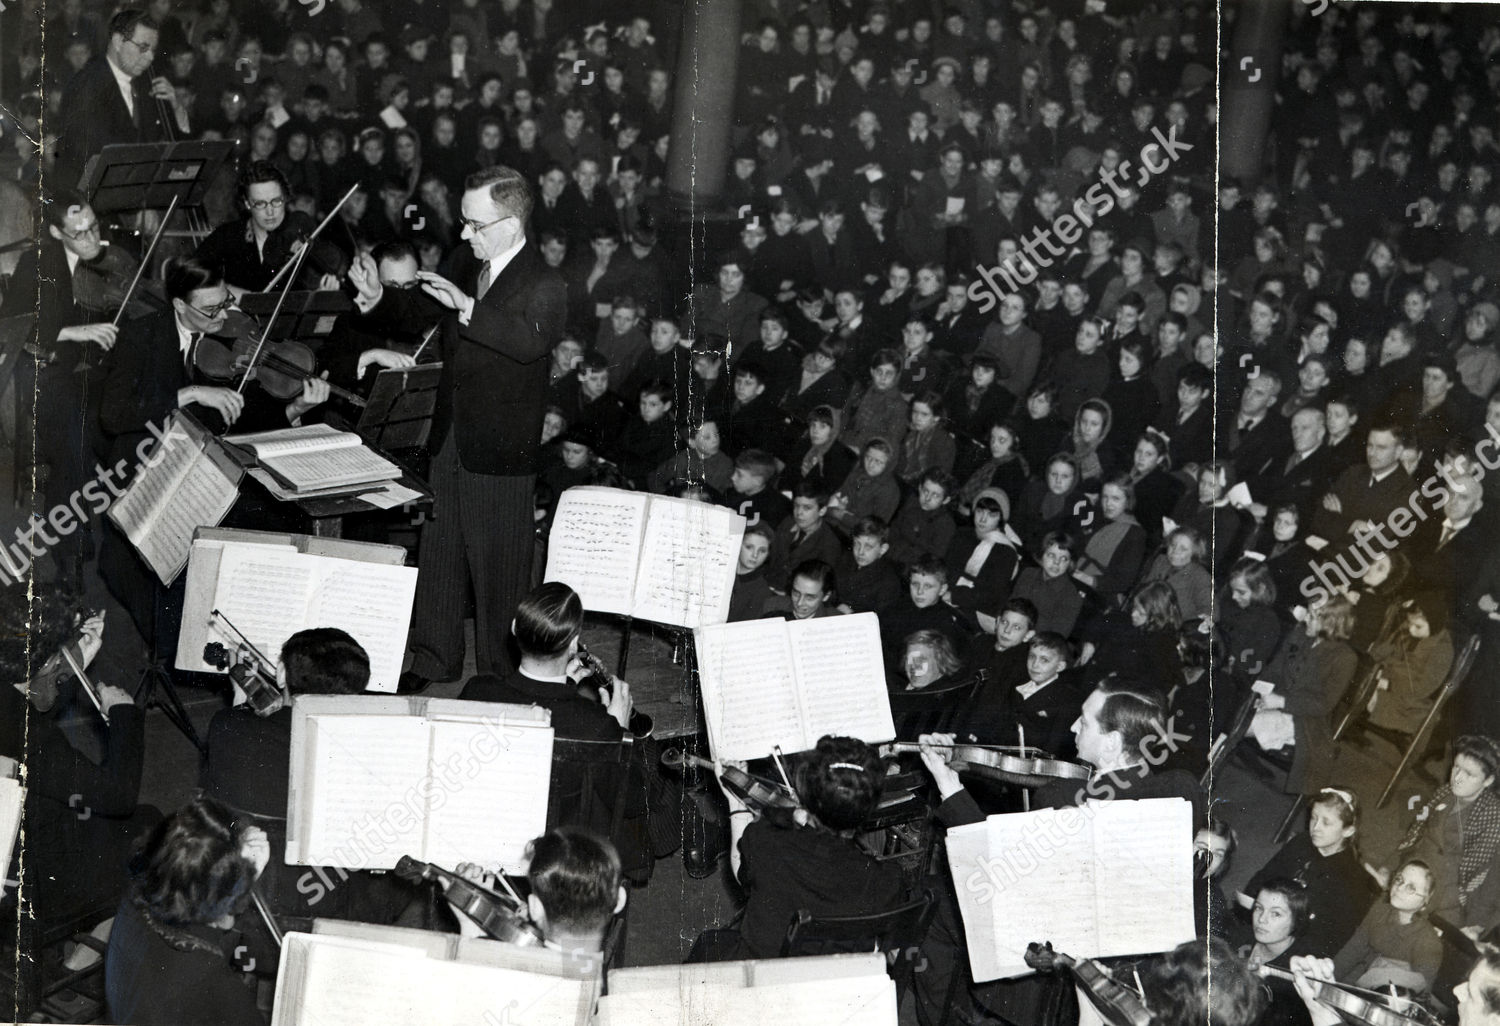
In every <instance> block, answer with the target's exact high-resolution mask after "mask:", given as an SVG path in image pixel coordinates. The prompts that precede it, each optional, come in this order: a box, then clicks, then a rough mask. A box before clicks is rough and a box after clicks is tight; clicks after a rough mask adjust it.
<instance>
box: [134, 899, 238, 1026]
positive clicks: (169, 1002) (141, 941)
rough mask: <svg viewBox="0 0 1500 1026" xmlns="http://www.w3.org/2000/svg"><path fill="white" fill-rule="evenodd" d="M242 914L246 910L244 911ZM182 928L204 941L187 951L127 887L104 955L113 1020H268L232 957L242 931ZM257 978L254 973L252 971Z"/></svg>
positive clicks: (231, 1024)
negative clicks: (148, 916)
mask: <svg viewBox="0 0 1500 1026" xmlns="http://www.w3.org/2000/svg"><path fill="white" fill-rule="evenodd" d="M242 915H243V914H242ZM177 929H178V932H180V933H184V934H188V935H191V936H192V937H194V938H196V939H197V940H199V941H202V942H203V943H204V945H206V949H205V950H187V951H181V950H178V949H177V948H176V947H173V946H172V945H171V944H169V943H168V942H167V941H166V939H165V938H163V937H162V936H161V935H160V934H159V933H158V932H157V931H156V930H154V929H152V927H151V925H150V924H148V923H147V922H146V919H145V917H144V916H143V915H142V914H141V911H140V909H138V908H137V907H136V905H135V903H134V902H133V901H132V900H131V898H130V895H129V894H127V895H126V896H125V897H124V898H123V899H121V901H120V907H119V909H118V910H117V911H116V913H115V925H114V928H113V929H112V930H111V931H110V935H109V951H108V953H107V954H106V955H105V958H104V988H105V996H106V998H107V999H108V1002H109V1019H110V1021H111V1022H128V1023H133V1024H135V1026H210V1024H212V1026H265V1022H266V1017H265V1016H263V1015H262V1014H261V1013H260V1012H259V1011H258V1010H257V1008H256V1005H255V987H254V986H253V985H250V986H247V984H246V982H245V981H246V976H245V974H244V973H241V972H240V971H239V970H238V969H236V968H235V967H234V965H233V964H232V963H231V961H230V956H231V955H232V954H233V952H234V950H235V948H237V947H239V946H240V944H241V939H242V935H241V934H240V932H239V931H237V930H220V929H218V928H217V927H212V926H185V927H179V928H177ZM250 979H251V980H253V979H254V977H250Z"/></svg>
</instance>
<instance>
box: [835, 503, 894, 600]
mask: <svg viewBox="0 0 1500 1026" xmlns="http://www.w3.org/2000/svg"><path fill="white" fill-rule="evenodd" d="M889 536H890V527H889V526H888V525H887V524H886V522H885V521H884V520H881V519H880V518H879V517H865V518H864V519H863V520H861V521H859V523H857V524H855V525H854V530H853V531H851V532H850V535H849V549H848V550H847V551H846V552H845V553H844V554H843V556H842V557H841V561H840V562H839V563H838V564H837V566H836V567H835V572H836V573H837V574H838V579H839V598H840V599H841V600H842V601H841V602H840V603H839V612H841V613H872V612H875V611H877V610H880V609H884V608H886V607H887V606H889V605H890V604H891V603H893V602H895V601H896V600H897V599H899V598H900V597H901V573H900V571H898V570H897V569H896V567H895V566H894V565H893V564H892V563H891V561H890V560H888V559H886V558H885V556H886V553H887V552H889V551H890V548H891V545H890V542H889V541H887V540H886V539H887V538H888V537H889Z"/></svg>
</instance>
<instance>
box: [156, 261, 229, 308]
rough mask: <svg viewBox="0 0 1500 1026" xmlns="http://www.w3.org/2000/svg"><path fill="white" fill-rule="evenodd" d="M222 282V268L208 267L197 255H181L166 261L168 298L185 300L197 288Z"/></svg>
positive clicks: (208, 286)
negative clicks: (178, 257) (180, 257)
mask: <svg viewBox="0 0 1500 1026" xmlns="http://www.w3.org/2000/svg"><path fill="white" fill-rule="evenodd" d="M223 283H224V272H223V270H222V269H220V268H218V267H210V266H209V265H208V264H205V263H202V262H200V261H199V260H198V258H197V257H183V258H182V259H181V260H173V261H168V263H167V274H166V288H167V298H168V299H169V300H170V299H180V300H182V301H183V302H187V298H188V296H191V295H192V294H193V293H194V292H197V291H198V290H199V289H211V288H214V287H215V286H218V285H222V284H223Z"/></svg>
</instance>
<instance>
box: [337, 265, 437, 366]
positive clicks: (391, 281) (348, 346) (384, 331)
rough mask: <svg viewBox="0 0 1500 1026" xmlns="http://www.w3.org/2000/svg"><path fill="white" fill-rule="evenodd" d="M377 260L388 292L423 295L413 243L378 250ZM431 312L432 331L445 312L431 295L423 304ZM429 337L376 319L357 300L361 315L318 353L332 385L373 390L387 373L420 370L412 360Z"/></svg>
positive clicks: (344, 320)
mask: <svg viewBox="0 0 1500 1026" xmlns="http://www.w3.org/2000/svg"><path fill="white" fill-rule="evenodd" d="M371 257H372V258H373V260H374V261H375V267H376V273H377V274H378V275H379V277H380V284H381V287H382V288H387V289H397V290H400V291H409V290H419V289H420V287H421V284H422V282H421V281H420V279H418V278H417V268H418V264H417V253H416V250H415V249H413V248H412V244H411V243H409V242H404V241H402V242H385V243H381V244H380V245H379V246H377V247H375V251H374V253H372V254H371ZM417 302H418V303H419V304H424V305H426V306H427V307H428V316H427V318H426V326H427V327H428V328H430V327H431V326H432V325H435V324H437V323H438V322H439V321H440V320H441V319H442V314H443V308H442V307H441V306H439V305H438V303H437V301H436V300H433V299H429V298H427V297H426V296H425V294H423V295H421V298H419V299H418V300H417ZM422 341H423V335H422V334H419V333H416V332H410V331H402V330H400V328H399V327H397V326H394V325H391V324H390V323H389V322H387V321H386V320H384V319H382V318H379V317H375V316H373V315H372V314H371V311H370V307H369V306H368V305H365V304H362V303H361V302H360V301H359V299H358V298H356V300H355V310H354V311H353V312H351V313H347V314H344V315H343V316H341V317H340V318H339V319H338V322H337V323H336V324H335V325H334V329H333V333H332V334H331V335H329V336H328V339H327V341H325V342H324V343H323V346H322V348H321V349H320V350H319V352H318V362H319V363H320V364H322V365H323V366H324V367H325V368H327V370H328V376H329V380H331V381H332V382H334V383H335V384H337V385H341V386H343V387H344V388H348V389H355V388H358V387H359V386H360V384H361V383H363V384H364V385H366V386H368V385H369V384H371V383H372V382H373V381H374V375H375V373H376V372H378V371H379V370H380V369H381V368H386V369H392V370H401V369H403V368H406V367H412V366H415V361H414V360H413V359H412V357H413V356H414V355H415V354H416V352H417V350H418V349H419V348H421V346H422ZM434 341H435V340H434ZM423 352H424V354H425V355H424V359H435V358H436V357H437V347H436V345H435V344H432V343H429V344H428V346H427V348H426V349H425V350H423Z"/></svg>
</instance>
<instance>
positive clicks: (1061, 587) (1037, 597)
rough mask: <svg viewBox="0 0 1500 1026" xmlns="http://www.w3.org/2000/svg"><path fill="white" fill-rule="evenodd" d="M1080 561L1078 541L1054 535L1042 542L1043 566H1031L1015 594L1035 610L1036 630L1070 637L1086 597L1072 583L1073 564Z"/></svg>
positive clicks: (1020, 577) (1060, 533)
mask: <svg viewBox="0 0 1500 1026" xmlns="http://www.w3.org/2000/svg"><path fill="white" fill-rule="evenodd" d="M1077 558H1078V540H1077V538H1075V537H1074V536H1073V535H1070V534H1066V533H1062V532H1053V533H1052V534H1049V535H1047V537H1046V538H1044V539H1043V540H1042V560H1041V565H1040V566H1039V567H1038V566H1028V567H1026V568H1025V569H1024V570H1022V571H1021V574H1020V576H1019V577H1018V578H1017V579H1016V587H1015V590H1014V592H1013V593H1012V594H1014V595H1015V596H1016V597H1017V598H1024V599H1027V600H1028V601H1030V602H1031V603H1032V604H1033V605H1034V606H1036V610H1037V617H1036V629H1037V630H1039V631H1049V632H1052V633H1055V634H1061V635H1062V636H1063V637H1065V638H1066V637H1070V636H1071V635H1072V633H1073V628H1074V627H1076V626H1077V624H1078V616H1079V614H1080V613H1082V612H1083V594H1082V593H1081V592H1079V590H1078V585H1076V584H1074V583H1073V577H1072V572H1073V564H1074V563H1075V562H1076V561H1077Z"/></svg>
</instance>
